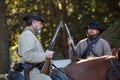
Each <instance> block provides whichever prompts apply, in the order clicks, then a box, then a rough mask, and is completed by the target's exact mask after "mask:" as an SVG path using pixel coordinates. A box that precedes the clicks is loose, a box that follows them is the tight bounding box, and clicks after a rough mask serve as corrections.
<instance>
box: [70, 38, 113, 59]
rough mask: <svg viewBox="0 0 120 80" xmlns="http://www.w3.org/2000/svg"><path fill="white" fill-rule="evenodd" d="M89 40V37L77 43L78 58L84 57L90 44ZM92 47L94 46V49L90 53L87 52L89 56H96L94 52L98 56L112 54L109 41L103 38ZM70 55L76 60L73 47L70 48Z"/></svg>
mask: <svg viewBox="0 0 120 80" xmlns="http://www.w3.org/2000/svg"><path fill="white" fill-rule="evenodd" d="M87 40H88V39H87V38H85V39H83V40H81V41H79V42H78V44H77V45H76V52H77V57H78V58H81V57H82V55H83V53H84V51H85V49H86V48H87V46H88V43H87ZM88 42H89V40H88ZM92 47H93V48H92V51H91V52H90V53H89V54H87V57H96V56H95V55H93V53H94V54H96V55H97V56H103V55H112V52H111V48H110V45H109V43H108V42H107V41H106V40H104V39H102V38H100V39H99V40H98V41H97V43H96V44H93V45H92ZM69 55H70V58H71V59H72V60H75V54H74V53H73V51H72V49H71V48H70V50H69Z"/></svg>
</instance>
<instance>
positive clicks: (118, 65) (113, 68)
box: [106, 59, 120, 80]
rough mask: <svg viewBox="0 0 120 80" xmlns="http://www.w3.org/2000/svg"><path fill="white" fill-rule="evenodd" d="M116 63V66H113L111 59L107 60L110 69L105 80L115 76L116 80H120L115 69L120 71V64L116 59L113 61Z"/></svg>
mask: <svg viewBox="0 0 120 80" xmlns="http://www.w3.org/2000/svg"><path fill="white" fill-rule="evenodd" d="M114 60H115V62H116V66H114V62H113V59H109V61H110V64H111V69H110V71H109V73H108V75H107V77H106V80H109V79H110V77H111V76H116V78H117V80H120V77H119V73H118V72H117V68H118V69H120V62H119V60H118V59H114Z"/></svg>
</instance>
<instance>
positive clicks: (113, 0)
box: [0, 0, 120, 61]
mask: <svg viewBox="0 0 120 80" xmlns="http://www.w3.org/2000/svg"><path fill="white" fill-rule="evenodd" d="M2 2H4V0H2V1H1V2H0V6H1V5H3V3H2ZM4 6H6V9H3V10H2V11H1V12H2V13H0V14H3V15H6V23H7V28H8V34H9V38H7V39H6V40H8V39H9V43H10V45H9V47H10V48H9V50H10V55H11V57H12V59H13V60H14V61H15V60H16V59H17V57H15V54H16V53H17V40H18V37H19V35H20V33H21V32H22V31H23V29H24V28H25V23H24V22H23V21H22V18H23V17H24V16H25V15H26V14H28V13H29V12H33V11H36V12H39V13H41V14H42V16H43V18H44V19H45V20H46V22H47V23H46V24H45V25H44V26H46V27H44V28H43V30H42V33H41V35H38V38H39V39H40V41H41V42H42V44H43V45H44V48H45V49H47V48H48V44H49V42H50V40H51V38H52V36H53V34H54V32H55V29H56V27H57V25H58V24H59V21H60V20H63V21H64V22H65V23H67V24H68V27H69V29H70V32H71V34H72V36H73V39H74V42H75V44H77V42H78V41H79V40H80V39H83V38H85V37H86V34H85V32H86V31H85V27H87V25H88V23H89V22H98V23H99V24H100V26H101V27H102V29H103V30H104V32H103V34H102V35H101V36H102V37H104V38H105V39H107V40H108V41H109V42H110V44H111V47H112V48H113V47H120V46H119V45H120V43H118V41H119V40H120V37H119V36H118V33H120V31H119V29H118V28H119V25H120V15H119V14H120V0H6V2H5V5H4ZM4 6H3V7H2V8H4ZM5 10H6V11H5ZM4 11H5V12H4ZM0 16H1V15H0ZM3 19H4V18H3ZM3 19H1V20H3ZM3 26H5V25H3ZM62 26H63V25H62ZM111 29H112V30H111ZM116 29H117V30H116ZM110 30H111V31H110ZM2 31H4V30H2ZM5 31H7V30H5ZM114 31H115V32H114ZM6 33H7V32H6ZM113 33H114V34H113ZM1 34H4V33H1ZM4 35H6V37H7V34H4ZM108 36H109V37H108ZM1 37H3V35H2V36H1ZM67 37H68V36H67V33H66V30H65V28H64V27H62V28H61V30H60V32H59V34H58V36H57V40H56V44H55V47H54V51H55V54H54V59H60V58H68V57H69V56H68V45H67ZM111 38H112V39H111ZM1 42H2V41H1ZM2 43H4V44H6V43H5V42H2ZM113 44H114V45H113ZM6 50H7V48H6ZM1 54H3V52H2V53H1ZM12 55H14V56H12ZM2 58H3V57H2Z"/></svg>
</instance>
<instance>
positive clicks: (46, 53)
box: [45, 50, 54, 58]
mask: <svg viewBox="0 0 120 80" xmlns="http://www.w3.org/2000/svg"><path fill="white" fill-rule="evenodd" d="M53 53H54V51H49V50H46V52H45V55H46V58H52V57H53Z"/></svg>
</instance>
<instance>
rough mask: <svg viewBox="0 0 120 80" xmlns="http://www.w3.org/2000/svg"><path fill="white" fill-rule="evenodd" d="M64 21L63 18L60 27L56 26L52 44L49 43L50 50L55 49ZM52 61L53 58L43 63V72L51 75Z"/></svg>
mask: <svg viewBox="0 0 120 80" xmlns="http://www.w3.org/2000/svg"><path fill="white" fill-rule="evenodd" d="M62 23H63V21H62V20H61V21H60V23H59V25H58V27H57V28H56V31H55V33H54V36H53V38H52V40H51V42H50V44H49V45H48V50H50V51H52V49H53V47H54V45H55V40H56V37H57V34H58V32H59V30H60V27H61V25H62ZM50 61H51V59H46V61H45V63H44V65H43V68H42V70H41V72H42V73H44V74H47V75H49V73H50V68H51V62H50Z"/></svg>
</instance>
